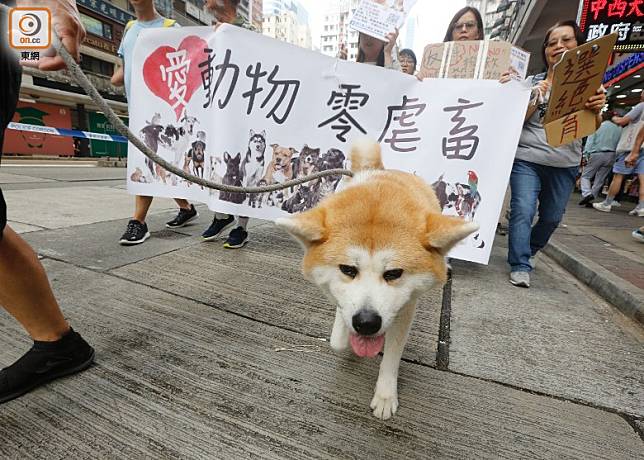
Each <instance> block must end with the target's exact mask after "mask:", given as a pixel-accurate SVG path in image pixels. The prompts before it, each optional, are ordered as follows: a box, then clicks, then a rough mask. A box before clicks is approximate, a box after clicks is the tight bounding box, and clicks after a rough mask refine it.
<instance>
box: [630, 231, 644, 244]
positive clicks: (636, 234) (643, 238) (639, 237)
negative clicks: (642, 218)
mask: <svg viewBox="0 0 644 460" xmlns="http://www.w3.org/2000/svg"><path fill="white" fill-rule="evenodd" d="M631 236H632V237H633V238H634V239H635V240H636V241H639V242H640V243H644V233H642V232H640V229H639V228H636V229H635V230H633V233H631Z"/></svg>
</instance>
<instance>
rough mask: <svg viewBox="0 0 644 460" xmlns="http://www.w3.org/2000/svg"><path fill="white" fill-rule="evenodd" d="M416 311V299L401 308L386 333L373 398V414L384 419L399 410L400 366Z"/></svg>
mask: <svg viewBox="0 0 644 460" xmlns="http://www.w3.org/2000/svg"><path fill="white" fill-rule="evenodd" d="M415 312H416V301H415V300H413V301H411V302H410V303H408V304H407V305H405V306H404V307H403V308H402V309H401V310H400V313H399V314H398V316H397V317H396V319H395V320H394V323H393V324H392V325H391V326H390V327H389V329H388V330H387V334H386V335H385V351H384V354H383V356H382V362H381V363H380V373H379V374H378V381H377V382H376V391H375V394H374V395H373V399H372V400H371V408H372V409H373V415H374V416H376V417H378V418H379V419H382V420H387V419H389V418H391V416H392V415H394V414H395V413H396V411H397V410H398V368H399V367H400V358H401V356H402V353H403V350H404V349H405V344H406V343H407V337H408V335H409V329H410V327H411V322H412V321H413V320H414V314H415Z"/></svg>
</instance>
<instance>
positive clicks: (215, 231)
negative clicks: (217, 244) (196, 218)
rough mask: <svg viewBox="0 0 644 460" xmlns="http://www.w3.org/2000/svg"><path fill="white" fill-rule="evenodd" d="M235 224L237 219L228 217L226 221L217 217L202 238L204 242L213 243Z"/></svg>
mask: <svg viewBox="0 0 644 460" xmlns="http://www.w3.org/2000/svg"><path fill="white" fill-rule="evenodd" d="M234 224H235V217H234V216H228V217H226V218H225V219H217V217H215V218H213V219H212V224H210V227H208V229H207V230H206V231H205V232H203V233H202V234H201V238H202V239H203V240H204V241H212V240H214V239H216V238H217V237H218V236H220V235H221V234H222V233H223V232H224V231H225V230H228V229H229V228H230V227H232V226H233V225H234Z"/></svg>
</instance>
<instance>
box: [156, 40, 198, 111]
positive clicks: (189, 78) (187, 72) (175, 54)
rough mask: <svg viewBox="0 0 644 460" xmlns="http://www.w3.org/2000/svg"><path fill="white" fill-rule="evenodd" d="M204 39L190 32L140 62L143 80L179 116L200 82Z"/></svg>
mask: <svg viewBox="0 0 644 460" xmlns="http://www.w3.org/2000/svg"><path fill="white" fill-rule="evenodd" d="M205 48H208V43H206V41H205V40H203V39H201V38H199V37H197V36H195V35H190V36H188V37H186V38H184V39H183V41H182V42H181V43H180V44H179V47H178V48H172V47H171V46H160V47H159V48H157V49H156V50H154V52H152V53H151V54H150V55H149V56H148V57H147V59H146V60H145V64H143V80H144V81H145V84H146V85H148V88H150V91H152V92H153V93H154V94H155V95H156V96H157V97H160V98H161V99H163V100H164V101H166V102H167V103H168V104H170V106H171V107H173V110H174V113H175V114H176V115H177V120H179V118H181V116H182V114H183V113H184V111H185V109H186V105H187V104H188V102H189V101H190V99H191V98H192V95H193V94H194V92H195V90H196V89H197V88H198V87H199V86H201V83H202V81H201V69H199V63H200V62H203V61H205V60H207V59H208V54H207V53H206V52H205V51H204V49H205Z"/></svg>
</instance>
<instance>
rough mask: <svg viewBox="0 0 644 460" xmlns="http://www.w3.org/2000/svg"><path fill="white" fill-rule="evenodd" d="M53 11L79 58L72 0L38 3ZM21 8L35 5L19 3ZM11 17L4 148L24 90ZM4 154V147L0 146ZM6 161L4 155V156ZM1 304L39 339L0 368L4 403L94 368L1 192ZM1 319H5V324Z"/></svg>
mask: <svg viewBox="0 0 644 460" xmlns="http://www.w3.org/2000/svg"><path fill="white" fill-rule="evenodd" d="M36 3H38V6H45V7H49V8H50V11H52V13H53V25H54V28H55V30H56V31H57V32H58V33H59V34H60V35H61V39H62V42H63V44H64V45H65V47H66V48H67V49H68V50H69V51H70V52H71V53H72V55H75V56H76V58H77V59H78V49H79V48H80V42H81V41H82V40H83V38H84V36H85V31H84V30H83V27H82V25H81V23H80V19H79V15H78V10H77V9H76V2H75V1H73V0H57V1H53V0H51V1H48V0H39V1H37V2H36ZM18 5H19V6H36V5H35V4H33V3H32V2H28V1H19V2H18ZM6 19H7V14H6V13H5V10H3V9H0V27H1V28H2V31H3V33H0V75H1V76H2V84H0V146H2V142H3V138H4V132H5V129H6V128H7V125H8V124H9V122H10V121H11V118H12V117H13V114H14V111H15V109H16V104H17V101H18V94H19V91H20V80H21V73H22V72H21V68H20V65H19V64H18V62H17V59H16V56H15V54H14V53H13V52H12V51H11V50H10V49H9V48H8V46H7V43H6V39H7V33H6V32H4V31H6V30H7V22H6ZM37 64H38V68H39V69H40V70H57V69H61V68H63V67H64V64H63V62H62V58H60V56H43V58H42V59H41V60H40V61H38V63H37ZM0 151H1V148H0ZM0 160H1V154H0ZM0 305H1V306H2V307H4V308H5V309H6V310H7V311H8V312H9V314H11V316H13V317H14V318H15V319H16V320H17V321H18V322H19V323H20V324H22V326H23V327H24V328H25V330H26V331H27V332H28V333H29V335H30V336H31V338H32V339H33V340H34V344H33V346H32V347H31V349H30V350H29V351H27V353H25V354H24V355H23V356H22V357H21V358H20V359H18V360H17V361H16V362H15V363H13V364H12V365H10V366H9V367H7V368H5V369H2V370H0V404H2V403H5V402H7V401H10V400H12V399H14V398H17V397H19V396H21V395H23V394H25V393H27V392H28V391H30V390H32V389H33V388H35V387H37V386H39V385H42V384H44V383H46V382H49V381H51V380H53V379H56V378H58V377H62V376H65V375H69V374H72V373H75V372H78V371H81V370H83V369H86V368H87V367H89V366H90V365H91V364H92V362H93V360H94V349H93V348H92V347H91V346H90V345H89V344H88V343H87V342H86V341H85V340H83V338H82V337H81V336H80V335H79V334H78V333H77V332H76V331H74V330H73V329H72V328H71V327H70V325H69V324H68V323H67V321H66V320H65V318H64V317H63V314H62V312H61V311H60V307H59V306H58V303H57V302H56V298H55V297H54V294H53V292H52V290H51V287H50V285H49V280H48V279H47V274H46V273H45V269H44V267H43V266H42V264H41V263H40V261H39V260H38V257H37V256H36V254H35V253H34V251H33V249H31V247H30V246H29V245H28V244H27V242H25V240H23V239H22V238H21V237H20V236H18V234H17V233H16V232H14V231H13V230H12V229H11V227H10V226H8V225H7V205H6V202H5V200H4V197H3V195H2V190H0ZM1 323H2V321H0V324H1Z"/></svg>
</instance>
